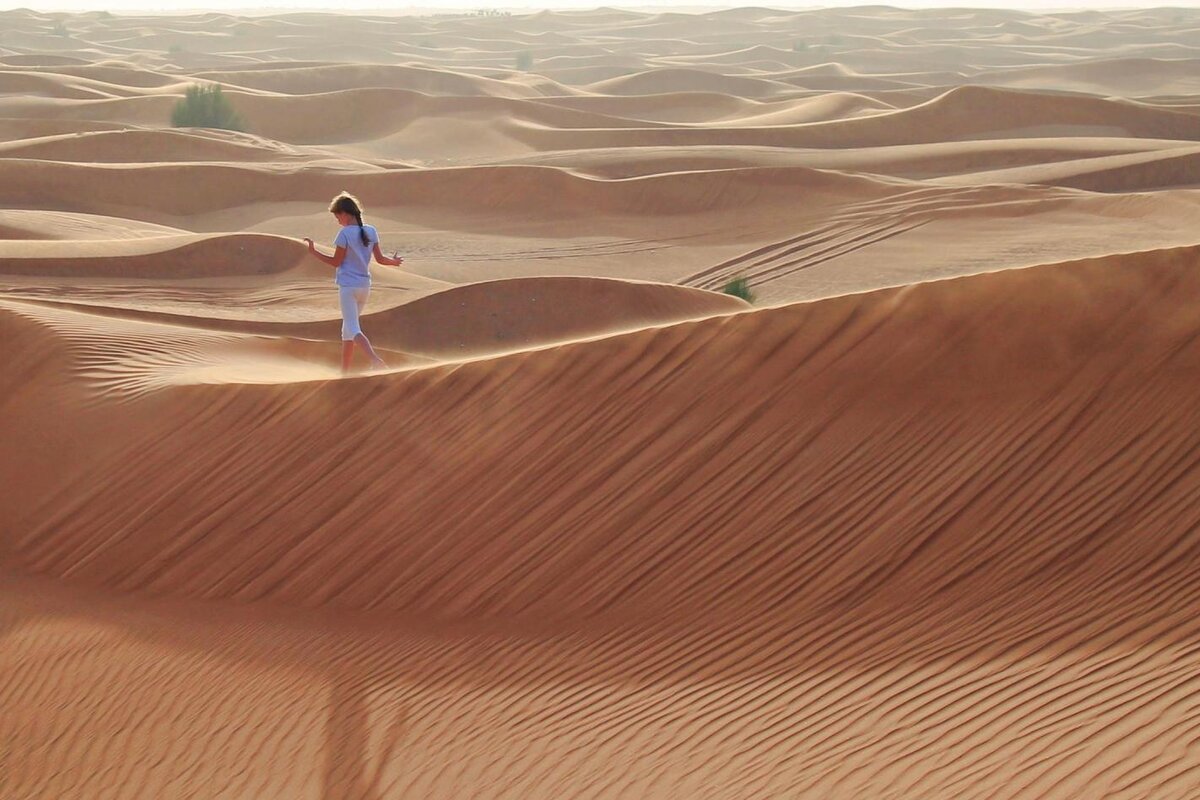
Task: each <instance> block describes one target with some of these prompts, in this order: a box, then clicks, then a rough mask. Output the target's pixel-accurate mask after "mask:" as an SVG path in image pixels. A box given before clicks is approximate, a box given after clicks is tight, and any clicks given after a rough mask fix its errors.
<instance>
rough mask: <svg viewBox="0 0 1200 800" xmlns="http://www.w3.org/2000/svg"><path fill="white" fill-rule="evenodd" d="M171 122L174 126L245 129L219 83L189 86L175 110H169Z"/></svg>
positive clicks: (231, 129) (244, 124) (243, 123)
mask: <svg viewBox="0 0 1200 800" xmlns="http://www.w3.org/2000/svg"><path fill="white" fill-rule="evenodd" d="M171 124H172V125H174V126H175V127H176V128H224V129H225V130H230V131H244V130H246V123H245V122H244V121H243V120H242V118H241V117H240V116H238V113H237V112H236V111H234V110H233V105H232V104H230V102H229V98H228V97H226V96H225V95H224V94H222V92H221V86H220V85H219V84H213V85H211V86H195V85H193V86H189V87H188V90H187V94H186V95H185V96H184V98H183V99H182V100H180V101H179V102H178V103H176V104H175V110H174V111H172V112H171Z"/></svg>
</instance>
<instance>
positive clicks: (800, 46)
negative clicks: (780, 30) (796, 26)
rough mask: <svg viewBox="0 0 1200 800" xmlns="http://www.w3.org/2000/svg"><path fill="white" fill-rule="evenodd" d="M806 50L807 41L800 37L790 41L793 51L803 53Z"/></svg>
mask: <svg viewBox="0 0 1200 800" xmlns="http://www.w3.org/2000/svg"><path fill="white" fill-rule="evenodd" d="M806 50H808V42H806V41H804V40H802V39H797V40H796V41H794V42H792V52H793V53H803V52H805V51H806Z"/></svg>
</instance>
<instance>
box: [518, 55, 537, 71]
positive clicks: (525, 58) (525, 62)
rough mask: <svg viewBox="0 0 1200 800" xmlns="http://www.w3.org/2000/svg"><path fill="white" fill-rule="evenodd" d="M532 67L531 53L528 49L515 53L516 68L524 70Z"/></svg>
mask: <svg viewBox="0 0 1200 800" xmlns="http://www.w3.org/2000/svg"><path fill="white" fill-rule="evenodd" d="M532 67H533V53H531V52H529V51H528V50H522V51H521V52H520V53H517V69H519V70H520V71H521V72H526V71H528V70H529V69H531V68H532Z"/></svg>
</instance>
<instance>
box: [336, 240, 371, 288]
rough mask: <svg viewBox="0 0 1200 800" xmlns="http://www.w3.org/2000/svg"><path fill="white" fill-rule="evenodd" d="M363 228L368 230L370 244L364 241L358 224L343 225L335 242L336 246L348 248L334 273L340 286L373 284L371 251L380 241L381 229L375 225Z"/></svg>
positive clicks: (358, 286)
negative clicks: (378, 229)
mask: <svg viewBox="0 0 1200 800" xmlns="http://www.w3.org/2000/svg"><path fill="white" fill-rule="evenodd" d="M362 230H364V231H366V232H367V238H368V239H369V240H370V244H363V243H362V236H361V235H360V234H359V227H358V226H357V225H345V226H343V227H342V229H341V230H340V231H338V235H337V239H335V240H334V242H333V245H334V247H344V248H346V257H345V258H344V259H342V265H341V266H340V267H338V268H337V269H336V270H334V274H333V281H334V283H336V284H337V285H338V286H353V287H355V288H362V287H366V286H370V285H371V253H372V252H374V250H375V243H376V242H378V241H379V231H377V230H375V226H374V225H363V226H362Z"/></svg>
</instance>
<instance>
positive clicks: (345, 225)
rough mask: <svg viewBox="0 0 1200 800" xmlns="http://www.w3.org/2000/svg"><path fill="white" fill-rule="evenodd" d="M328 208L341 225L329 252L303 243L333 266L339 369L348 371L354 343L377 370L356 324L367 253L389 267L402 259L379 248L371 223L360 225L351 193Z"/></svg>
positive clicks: (363, 299) (366, 290)
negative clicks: (339, 333)
mask: <svg viewBox="0 0 1200 800" xmlns="http://www.w3.org/2000/svg"><path fill="white" fill-rule="evenodd" d="M329 211H330V213H332V214H333V216H335V217H337V221H338V224H339V225H341V226H342V229H341V230H340V231H338V235H337V239H335V240H334V243H333V244H334V251H333V255H331V256H327V255H325V254H324V253H321V252H319V251H318V250H317V247H316V245H314V244H313V240H312V239H309V238H305V239H304V242H305V243H306V244H307V245H308V252H309V253H311V254H312V255H314V256H316V257H317V258H318V259H320V260H321V261H324V262H325V263H326V264H328V265H329V266H331V267H333V268H334V283H336V284H337V287H338V300H339V302H340V304H341V306H342V372H343V373H346V372H349V371H350V362H351V361H352V360H353V359H354V345H355V344H357V345H358V346H359V347H360V348H362V351H363V353H365V354H366V356H367V358H369V359H370V360H371V366H372V367H374V368H375V369H380V368H382V367H384V366H386V365H385V364H384V363H383V359H382V358H380V357H379V354H378V353H376V352H375V348H373V347H371V341H370V340H369V339H368V338H367V337H366V334H364V333H363V332H362V328H361V327H360V325H359V316H360V315H361V314H362V310H363V308H364V307H365V306H366V304H367V296H368V295H369V294H370V292H371V270H370V266H371V256H372V255H374V256H375V260H376V261H378V262H379V263H380V264H386V265H388V266H391V267H398V266H400V265H401V264H403V263H404V259H403V258H398V257H397V256H395V255H393V256H392V257H390V258H389V257H388V256H385V255H384V254H383V253H382V252H381V251H380V249H379V231H377V230H375V226H374V225H364V224H363V221H362V212H363V207H362V203H360V202H358V198H356V197H355V196H354V195H352V194H350V193H348V192H342V193H341V194H339V195H338V196H337V197H335V198H333V202H332V203H330V204H329Z"/></svg>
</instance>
